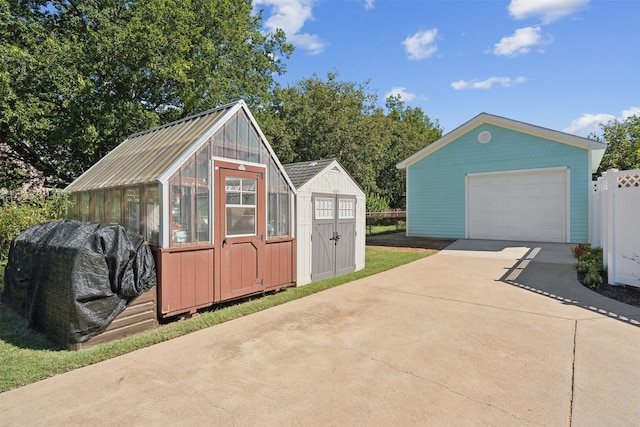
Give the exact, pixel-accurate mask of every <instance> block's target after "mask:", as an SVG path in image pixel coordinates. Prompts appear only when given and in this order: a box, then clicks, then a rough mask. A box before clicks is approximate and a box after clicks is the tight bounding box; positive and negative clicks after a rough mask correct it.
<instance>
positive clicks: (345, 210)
mask: <svg viewBox="0 0 640 427" xmlns="http://www.w3.org/2000/svg"><path fill="white" fill-rule="evenodd" d="M338 206H339V207H338V218H355V200H353V199H340V200H339V202H338Z"/></svg>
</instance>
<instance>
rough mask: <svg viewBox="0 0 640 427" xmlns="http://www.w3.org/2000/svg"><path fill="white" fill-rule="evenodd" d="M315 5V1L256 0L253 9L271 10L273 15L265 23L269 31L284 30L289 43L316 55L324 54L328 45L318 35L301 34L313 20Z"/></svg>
mask: <svg viewBox="0 0 640 427" xmlns="http://www.w3.org/2000/svg"><path fill="white" fill-rule="evenodd" d="M314 3H315V0H254V2H253V7H254V8H259V6H266V7H268V8H269V11H270V13H271V14H270V16H269V18H268V19H267V20H266V21H265V22H264V26H265V28H266V29H267V30H268V31H270V32H274V31H275V30H277V29H281V30H283V31H284V32H285V34H286V35H287V41H288V42H289V43H292V44H293V45H295V46H297V47H300V48H302V49H305V50H307V51H308V52H309V53H310V54H312V55H315V54H318V53H320V52H323V51H324V50H325V48H326V47H327V44H326V43H325V42H324V41H322V39H320V37H318V36H317V35H316V34H309V33H300V30H302V27H303V26H304V23H305V22H306V21H308V20H311V19H313V14H312V8H313V5H314Z"/></svg>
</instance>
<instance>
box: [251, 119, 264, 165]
mask: <svg viewBox="0 0 640 427" xmlns="http://www.w3.org/2000/svg"><path fill="white" fill-rule="evenodd" d="M261 151H262V150H261V149H260V138H258V134H257V133H256V131H255V130H254V129H253V127H250V128H249V161H251V162H256V163H260V152H261ZM265 158H267V157H265Z"/></svg>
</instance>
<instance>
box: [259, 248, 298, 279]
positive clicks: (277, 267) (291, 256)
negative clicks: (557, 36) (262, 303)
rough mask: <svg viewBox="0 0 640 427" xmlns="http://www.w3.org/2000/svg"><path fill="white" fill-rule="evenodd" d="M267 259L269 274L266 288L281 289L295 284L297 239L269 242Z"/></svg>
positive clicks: (267, 274)
mask: <svg viewBox="0 0 640 427" xmlns="http://www.w3.org/2000/svg"><path fill="white" fill-rule="evenodd" d="M266 257H267V273H266V277H265V288H280V287H286V286H290V285H293V284H295V281H296V241H295V239H287V240H280V241H269V242H267V253H266Z"/></svg>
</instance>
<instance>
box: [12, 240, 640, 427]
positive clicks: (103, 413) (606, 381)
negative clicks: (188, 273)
mask: <svg viewBox="0 0 640 427" xmlns="http://www.w3.org/2000/svg"><path fill="white" fill-rule="evenodd" d="M572 261H573V260H572V258H571V256H570V252H569V245H562V244H526V243H508V242H486V241H457V242H455V243H454V244H452V245H451V246H449V247H448V248H447V249H446V250H444V251H442V252H440V253H438V254H437V255H434V256H431V257H428V258H425V259H423V260H420V261H417V262H414V263H412V264H409V265H406V266H403V267H400V268H397V269H395V270H391V271H388V272H385V273H382V274H378V275H376V276H371V277H369V278H366V279H362V280H358V281H355V282H352V283H349V284H346V285H343V286H340V287H337V288H334V289H331V290H328V291H325V292H321V293H318V294H315V295H312V296H310V297H307V298H304V299H301V300H297V301H294V302H291V303H288V304H285V305H282V306H279V307H276V308H273V309H269V310H266V311H263V312H260V313H256V314H253V315H250V316H247V317H244V318H241V319H237V320H234V321H231V322H227V323H225V324H222V325H218V326H215V327H212V328H209V329H206V330H203V331H200V332H196V333H193V334H190V335H188V336H184V337H181V338H178V339H174V340H172V341H170V342H165V343H162V344H158V345H155V346H152V347H149V348H145V349H142V350H139V351H136V352H133V353H130V354H127V355H124V356H121V357H118V358H115V359H112V360H109V361H106V362H102V363H98V364H96V365H93V366H88V367H86V368H82V369H78V370H76V371H73V372H69V373H67V374H63V375H59V376H56V377H53V378H50V379H47V380H44V381H41V382H39V383H36V384H32V385H29V386H26V387H22V388H20V389H16V390H11V391H9V392H6V393H3V394H1V395H0V424H1V425H2V426H18V425H20V426H24V425H29V426H36V425H51V426H60V425H92V426H113V425H139V426H147V425H160V424H163V425H223V426H244V425H248V426H256V425H260V426H272V425H275V426H281V425H284V426H289V425H290V426H294V425H295V426H301V425H312V426H317V425H334V426H345V425H348V426H372V425H376V426H416V425H433V426H442V425H448V426H449V425H464V426H469V425H491V426H529V425H532V426H533V425H536V426H540V425H543V426H567V425H573V426H614V425H625V426H628V425H638V420H640V308H636V307H632V306H629V305H625V304H622V303H618V302H616V301H612V300H608V299H606V298H603V297H601V296H599V295H598V294H596V293H593V292H591V291H589V290H588V289H586V288H584V287H582V286H581V285H579V284H578V283H577V281H576V279H575V272H574V271H573V269H572V267H571V262H572Z"/></svg>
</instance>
